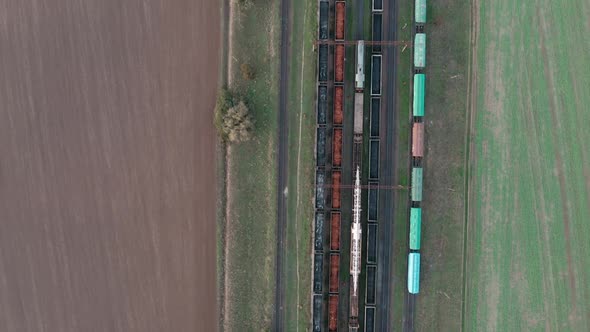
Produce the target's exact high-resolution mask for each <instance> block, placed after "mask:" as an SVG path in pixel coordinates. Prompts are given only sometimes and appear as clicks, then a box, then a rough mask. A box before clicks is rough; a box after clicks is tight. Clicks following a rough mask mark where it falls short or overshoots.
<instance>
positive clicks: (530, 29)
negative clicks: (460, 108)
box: [464, 0, 590, 331]
mask: <svg viewBox="0 0 590 332" xmlns="http://www.w3.org/2000/svg"><path fill="white" fill-rule="evenodd" d="M479 3H480V6H481V7H480V8H479V10H478V11H477V14H478V16H479V20H478V21H476V22H479V35H478V37H477V52H476V58H475V60H476V63H474V67H473V70H477V72H476V73H474V74H475V77H476V78H477V81H476V82H475V83H476V85H475V87H476V90H475V92H476V93H477V95H476V97H477V101H476V104H475V105H474V106H476V109H475V113H474V116H475V118H474V119H475V122H474V126H473V128H472V129H473V131H472V134H473V136H474V145H473V146H474V149H473V150H472V152H471V153H472V165H471V182H470V183H471V185H470V219H469V241H468V250H469V253H470V255H469V259H468V261H467V272H468V275H467V276H468V278H467V286H466V291H467V292H466V307H465V322H464V323H465V326H464V330H465V331H474V330H486V331H540V330H553V331H589V330H590V241H589V238H590V223H589V221H590V131H589V130H588V129H587V128H586V126H587V125H588V124H590V106H589V105H590V93H589V92H590V66H588V56H589V54H590V37H589V36H590V23H589V22H590V21H589V20H588V17H589V16H590V3H589V2H588V1H585V0H567V1H566V0H553V1H551V0H537V1H511V0H497V1H493V2H488V1H480V2H479Z"/></svg>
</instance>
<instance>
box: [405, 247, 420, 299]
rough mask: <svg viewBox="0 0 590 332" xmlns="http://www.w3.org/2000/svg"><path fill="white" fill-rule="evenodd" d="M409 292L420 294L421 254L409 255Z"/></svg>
mask: <svg viewBox="0 0 590 332" xmlns="http://www.w3.org/2000/svg"><path fill="white" fill-rule="evenodd" d="M408 292H410V293H411V294H418V293H419V292H420V254H419V253H415V252H411V253H410V254H409V255H408Z"/></svg>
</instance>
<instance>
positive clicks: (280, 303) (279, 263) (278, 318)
mask: <svg viewBox="0 0 590 332" xmlns="http://www.w3.org/2000/svg"><path fill="white" fill-rule="evenodd" d="M281 18H282V22H281V50H280V54H281V59H280V74H279V77H280V78H279V80H280V81H279V112H278V135H277V136H278V145H279V149H278V154H277V159H278V162H277V165H278V172H277V250H276V276H275V278H276V285H275V312H274V318H273V331H284V327H285V324H284V320H285V285H284V263H283V261H284V254H285V250H286V247H285V246H286V241H285V237H286V225H287V196H286V190H285V189H286V188H287V179H288V177H287V174H288V173H287V172H288V162H289V155H288V146H287V144H288V138H289V136H288V129H289V125H288V118H289V117H288V114H287V94H288V81H289V54H290V42H289V40H290V36H291V26H292V24H291V23H292V20H291V19H292V18H291V0H281Z"/></svg>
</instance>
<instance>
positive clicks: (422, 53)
mask: <svg viewBox="0 0 590 332" xmlns="http://www.w3.org/2000/svg"><path fill="white" fill-rule="evenodd" d="M414 67H415V68H416V69H420V68H424V67H426V34H425V33H417V34H416V37H414Z"/></svg>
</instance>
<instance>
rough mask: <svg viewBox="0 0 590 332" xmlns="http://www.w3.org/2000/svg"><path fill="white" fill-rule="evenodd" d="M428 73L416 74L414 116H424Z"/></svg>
mask: <svg viewBox="0 0 590 332" xmlns="http://www.w3.org/2000/svg"><path fill="white" fill-rule="evenodd" d="M425 86H426V75H424V74H415V75H414V116H424V93H425V91H424V87H425Z"/></svg>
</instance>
